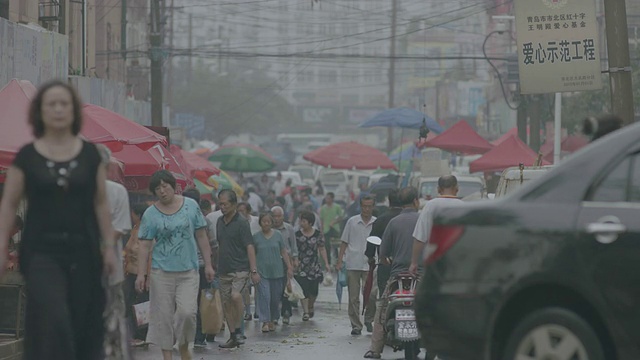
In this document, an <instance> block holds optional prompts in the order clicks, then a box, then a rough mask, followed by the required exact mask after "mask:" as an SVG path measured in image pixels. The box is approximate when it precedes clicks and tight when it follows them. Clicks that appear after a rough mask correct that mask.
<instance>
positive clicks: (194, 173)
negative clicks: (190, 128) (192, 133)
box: [170, 145, 220, 183]
mask: <svg viewBox="0 0 640 360" xmlns="http://www.w3.org/2000/svg"><path fill="white" fill-rule="evenodd" d="M170 149H171V154H173V156H174V157H175V158H176V160H178V163H179V164H180V165H181V166H182V168H183V169H184V171H185V173H186V174H187V175H189V176H191V177H192V178H194V179H198V180H200V181H201V182H203V183H206V182H207V179H209V178H210V177H211V176H213V175H219V174H220V169H218V168H217V167H215V166H213V164H212V163H210V162H209V161H207V160H206V159H204V158H202V157H200V156H198V155H196V154H194V153H190V152H188V151H184V150H182V149H181V148H180V147H179V146H177V145H171V147H170Z"/></svg>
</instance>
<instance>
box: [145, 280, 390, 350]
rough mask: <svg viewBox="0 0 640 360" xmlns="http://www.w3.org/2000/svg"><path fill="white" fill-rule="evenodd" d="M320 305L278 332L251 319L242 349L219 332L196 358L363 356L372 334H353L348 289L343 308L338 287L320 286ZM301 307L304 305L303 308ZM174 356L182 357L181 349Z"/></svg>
mask: <svg viewBox="0 0 640 360" xmlns="http://www.w3.org/2000/svg"><path fill="white" fill-rule="evenodd" d="M318 300H319V301H318V303H317V305H316V316H315V318H314V319H311V320H310V321H309V322H306V323H303V322H302V319H301V314H300V313H297V310H296V309H294V313H295V314H294V317H293V318H292V324H291V325H288V326H284V327H283V326H282V324H281V325H280V326H278V329H277V330H276V332H275V333H268V334H262V333H261V332H260V325H261V323H260V322H258V321H251V322H249V323H248V326H247V330H246V334H247V337H248V339H247V341H246V344H245V345H244V346H242V347H241V348H240V349H234V350H221V349H219V348H218V344H219V341H220V342H222V341H226V340H227V338H228V332H225V333H224V334H223V335H219V336H220V339H218V338H216V342H215V343H211V342H210V343H209V346H208V347H207V348H206V349H195V350H194V359H196V360H209V359H229V360H240V359H242V360H254V359H261V360H264V359H304V360H329V359H330V360H338V359H362V356H363V355H364V353H365V352H366V351H367V350H368V347H369V343H370V339H371V335H370V334H367V333H366V331H365V332H364V333H363V335H362V336H357V337H354V336H351V335H350V332H351V326H350V325H349V318H348V315H347V304H346V301H347V289H346V288H345V289H344V294H343V299H342V300H343V303H342V310H339V308H338V303H337V298H336V295H335V287H334V286H331V287H323V286H321V287H320V296H319V299H318ZM300 310H301V309H300ZM161 358H162V356H161V355H160V351H159V349H158V348H155V347H153V346H151V347H150V348H149V350H142V349H138V350H136V359H138V360H151V359H154V360H155V359H161ZM174 358H176V359H179V355H178V352H175V355H174ZM399 358H402V353H393V351H392V350H391V349H390V348H386V349H385V354H384V356H383V359H399Z"/></svg>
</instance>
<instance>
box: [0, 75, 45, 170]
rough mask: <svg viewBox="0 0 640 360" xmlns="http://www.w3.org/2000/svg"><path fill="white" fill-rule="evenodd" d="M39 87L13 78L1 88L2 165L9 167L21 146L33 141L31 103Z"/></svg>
mask: <svg viewBox="0 0 640 360" xmlns="http://www.w3.org/2000/svg"><path fill="white" fill-rule="evenodd" d="M36 92H37V89H36V88H35V86H33V84H31V82H29V81H26V80H16V79H13V80H11V81H10V82H9V83H8V84H7V85H6V86H5V87H3V88H2V89H1V90H0V167H3V168H8V167H9V166H11V163H12V162H13V158H14V157H15V156H16V153H17V152H18V150H20V148H21V147H22V146H24V145H26V144H27V143H29V142H31V141H33V134H32V133H31V126H29V123H28V119H29V105H30V104H31V99H32V98H33V97H34V96H35V94H36Z"/></svg>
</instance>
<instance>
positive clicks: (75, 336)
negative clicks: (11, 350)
mask: <svg viewBox="0 0 640 360" xmlns="http://www.w3.org/2000/svg"><path fill="white" fill-rule="evenodd" d="M68 251H72V249H69V250H68ZM101 264H102V262H101V261H100V259H99V258H98V259H96V258H95V257H94V256H89V255H88V254H84V253H83V254H82V255H81V254H73V255H71V254H56V255H50V254H43V253H32V254H30V256H29V259H28V267H27V268H26V269H24V273H25V280H26V294H27V308H26V319H25V338H24V357H23V359H25V360H48V359H51V360H58V359H65V360H98V359H103V358H104V350H103V341H104V320H103V312H104V308H105V302H106V298H105V292H104V289H103V287H102V268H101V267H102V266H101Z"/></svg>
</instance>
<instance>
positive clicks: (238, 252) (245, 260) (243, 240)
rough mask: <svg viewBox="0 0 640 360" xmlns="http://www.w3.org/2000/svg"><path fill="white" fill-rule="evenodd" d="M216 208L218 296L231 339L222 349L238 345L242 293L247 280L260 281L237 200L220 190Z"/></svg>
mask: <svg viewBox="0 0 640 360" xmlns="http://www.w3.org/2000/svg"><path fill="white" fill-rule="evenodd" d="M218 199H219V202H218V206H219V207H220V210H221V211H222V217H220V218H219V219H218V223H217V227H216V229H217V231H216V232H217V237H218V243H219V251H218V253H219V259H218V274H219V275H220V294H221V295H222V301H223V305H224V311H225V315H226V319H227V325H228V326H229V332H230V333H231V337H230V338H229V340H228V341H227V342H226V343H225V344H221V345H220V347H221V348H223V349H228V348H235V347H238V346H240V345H241V344H242V340H241V339H240V338H239V337H238V335H241V326H242V321H243V318H242V312H243V308H244V304H243V301H242V291H243V290H244V288H245V287H246V286H248V284H247V282H248V281H249V277H251V281H253V283H254V284H257V283H258V282H260V275H258V270H257V267H256V252H255V248H254V245H253V237H252V236H251V230H250V228H249V223H248V222H247V221H246V220H245V219H244V218H243V217H241V216H240V214H239V213H238V211H237V207H238V197H237V196H236V193H235V192H233V191H231V190H222V191H220V193H219V194H218Z"/></svg>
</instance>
